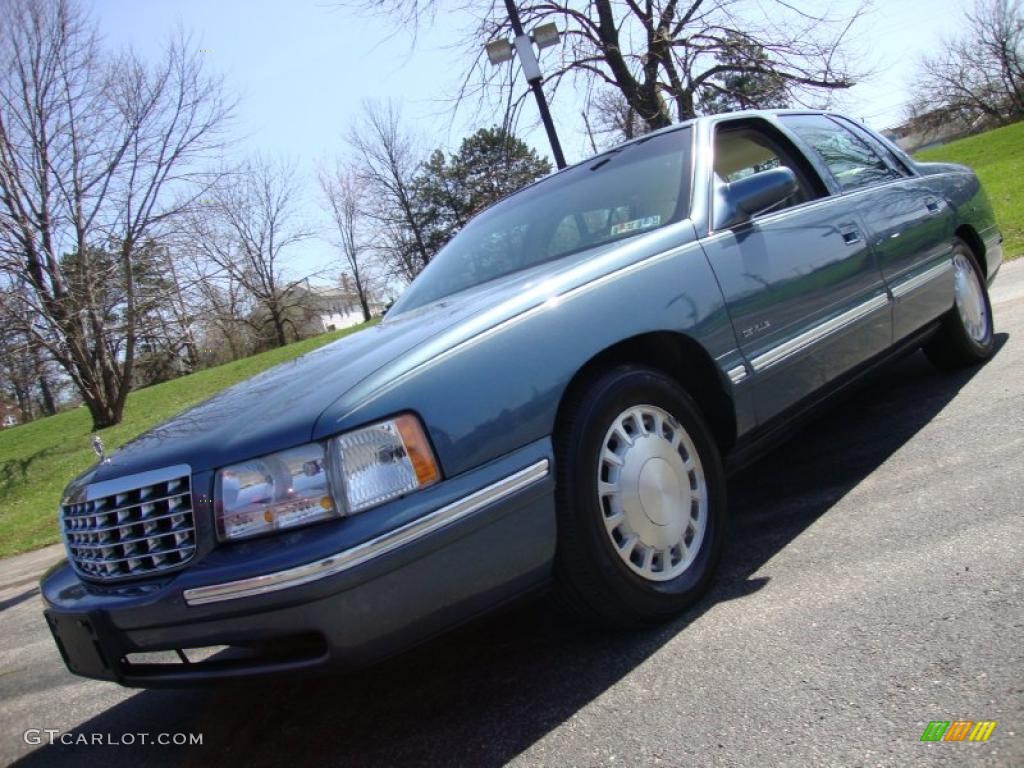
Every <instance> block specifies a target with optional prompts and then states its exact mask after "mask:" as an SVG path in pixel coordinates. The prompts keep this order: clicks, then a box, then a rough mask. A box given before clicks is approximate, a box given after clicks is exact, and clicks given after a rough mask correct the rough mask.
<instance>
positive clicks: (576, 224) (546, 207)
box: [392, 127, 690, 314]
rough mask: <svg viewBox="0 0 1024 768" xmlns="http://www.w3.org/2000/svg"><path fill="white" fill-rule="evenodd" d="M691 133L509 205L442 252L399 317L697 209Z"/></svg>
mask: <svg viewBox="0 0 1024 768" xmlns="http://www.w3.org/2000/svg"><path fill="white" fill-rule="evenodd" d="M689 169H690V128H689V127H683V128H680V129H678V130H675V131H671V132H669V133H664V134H659V135H657V136H651V137H649V138H647V139H642V140H641V141H639V142H636V143H633V144H629V145H626V146H624V147H618V148H616V149H614V150H611V151H610V152H606V153H605V154H603V155H598V156H597V157H595V158H592V159H591V160H588V161H587V162H586V163H583V164H581V165H578V166H575V167H573V168H570V169H568V170H566V171H563V172H562V173H559V174H556V175H554V176H551V177H550V178H548V179H545V180H544V181H541V182H539V183H537V184H535V185H533V186H531V187H527V188H526V189H524V190H522V191H521V192H517V193H516V194H514V195H512V196H511V197H508V198H506V199H505V200H502V201H501V202H499V203H497V204H496V205H494V206H492V207H491V208H489V209H487V210H486V211H484V212H483V213H481V214H480V215H479V216H477V217H476V218H474V219H473V220H472V221H470V222H469V224H467V225H466V227H465V228H464V229H463V230H462V231H461V232H459V233H458V234H457V235H456V236H455V237H454V238H452V240H451V241H450V242H449V243H448V244H447V245H446V246H445V247H444V248H442V249H441V251H440V252H439V253H438V254H437V256H436V257H435V258H434V260H433V261H432V262H431V263H430V264H429V265H428V266H427V268H426V269H425V270H423V272H422V273H421V274H420V276H419V277H417V278H416V280H415V281H413V283H412V285H410V286H409V288H408V289H407V290H406V292H405V293H404V294H403V295H402V297H401V298H400V299H399V301H398V303H397V304H396V305H395V307H394V309H393V310H392V314H397V313H399V312H404V311H407V310H410V309H414V308H416V307H419V306H422V305H424V304H428V303H430V302H432V301H436V300H438V299H440V298H443V297H445V296H448V295H451V294H453V293H457V292H458V291H462V290H465V289H467V288H471V287H473V286H476V285H480V284H481V283H485V282H487V281H489V280H494V279H495V278H498V277H502V276H503V275H507V274H510V273H512V272H518V271H519V270H523V269H527V268H529V267H532V266H535V265H537V264H540V263H543V262H545V261H551V260H553V259H557V258H560V257H562V256H567V255H569V254H572V253H577V252H579V251H582V250H585V249H588V248H593V247H595V246H598V245H603V244H605V243H610V242H614V241H616V240H623V239H625V238H628V237H634V236H636V235H640V234H643V233H646V232H650V231H652V230H655V229H657V228H659V227H663V226H665V225H666V224H671V223H672V222H675V221H678V220H679V219H681V218H683V217H684V216H685V215H686V214H687V212H688V209H689V203H690V199H689V191H690V190H689V177H690V171H689Z"/></svg>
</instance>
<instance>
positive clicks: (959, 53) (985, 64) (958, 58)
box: [911, 0, 1024, 126]
mask: <svg viewBox="0 0 1024 768" xmlns="http://www.w3.org/2000/svg"><path fill="white" fill-rule="evenodd" d="M962 29H963V31H962V32H961V34H960V35H958V36H956V37H954V38H952V39H947V40H945V41H944V42H943V45H942V46H941V53H938V54H936V55H934V56H928V57H925V58H924V59H922V61H921V65H920V71H919V75H918V82H917V84H916V87H915V89H914V90H915V93H917V94H918V96H917V98H916V99H915V100H914V101H913V103H912V105H911V117H916V118H917V119H918V120H920V121H921V122H922V123H927V122H928V119H929V115H934V116H935V117H934V119H936V120H938V121H940V122H946V121H948V120H949V118H950V116H952V117H954V118H956V119H958V120H959V121H960V122H961V123H962V124H963V125H964V126H970V125H972V124H974V123H976V122H977V121H978V120H979V119H981V120H982V122H987V123H989V124H999V123H1004V122H1010V121H1012V120H1019V119H1020V118H1021V117H1024V4H1022V2H1021V0H977V2H976V3H975V5H974V7H973V9H972V10H970V11H967V12H965V14H964V24H963V26H962ZM937 111H938V112H941V113H943V114H941V115H935V113H936V112H937Z"/></svg>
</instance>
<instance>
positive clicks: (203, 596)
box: [184, 459, 550, 605]
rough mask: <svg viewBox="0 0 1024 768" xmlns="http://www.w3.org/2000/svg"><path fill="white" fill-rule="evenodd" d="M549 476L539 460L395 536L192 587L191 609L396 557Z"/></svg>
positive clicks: (544, 463)
mask: <svg viewBox="0 0 1024 768" xmlns="http://www.w3.org/2000/svg"><path fill="white" fill-rule="evenodd" d="M549 472H550V462H549V461H548V460H547V459H541V460H540V461H538V462H536V463H535V464H531V465H530V466H528V467H526V468H525V469H521V470H519V471H518V472H515V473H513V474H511V475H509V476H508V477H505V478H503V479H501V480H499V481H498V482H496V483H492V484H491V485H488V486H486V487H484V488H481V489H480V490H478V491H474V492H473V493H471V494H469V495H468V496H464V497H463V498H461V499H458V500H457V501H453V502H452V503H451V504H447V505H445V506H443V507H441V508H440V509H437V510H435V511H433V512H430V513H428V514H426V515H424V516H423V517H421V518H419V519H417V520H413V521H411V522H409V523H406V524H405V525H402V526H399V527H398V528H395V529H394V530H392V531H388V532H387V533H384V534H381V535H380V536H378V537H376V538H374V539H370V540H369V541H366V542H363V543H362V544H359V545H357V546H354V547H352V548H351V549H346V550H343V551H341V552H337V553H335V554H333V555H330V556H329V557H325V558H323V559H321V560H317V561H315V562H312V563H306V564H305V565H299V566H295V567H294V568H289V569H287V570H284V571H277V572H275V573H266V574H263V575H261V576H253V577H251V578H248V579H239V580H238V581H229V582H225V583H223V584H211V585H210V586H206V587H194V588H193V589H186V590H185V592H184V597H185V602H186V603H187V604H188V605H206V604H208V603H219V602H222V601H224V600H236V599H238V598H241V597H252V596H254V595H264V594H266V593H268V592H277V591H278V590H282V589H289V588H291V587H297V586H300V585H302V584H308V583H310V582H312V581H317V580H319V579H324V578H327V577H328V576H334V575H336V574H338V573H341V572H342V571H347V570H348V569H350V568H355V567H356V566H357V565H362V564H363V563H365V562H367V561H369V560H373V559H374V558H377V557H380V556H381V555H385V554H387V553H388V552H393V551H394V550H396V549H399V548H400V547H403V546H405V545H406V544H410V543H412V542H414V541H418V540H420V539H422V538H425V537H426V536H429V535H430V534H432V533H434V532H435V531H438V530H440V529H442V528H444V527H446V526H448V525H450V524H452V523H454V522H456V521H458V520H462V519H463V518H466V517H469V516H470V515H472V514H474V513H476V512H479V511H480V510H482V509H483V508H484V507H487V506H488V505H490V504H493V503H495V502H497V501H501V500H502V499H505V498H507V497H508V496H511V495H512V494H514V493H516V492H518V491H521V490H523V489H525V488H527V487H528V486H530V485H533V484H534V483H536V482H538V481H539V480H542V479H544V478H545V477H547V476H548V473H549Z"/></svg>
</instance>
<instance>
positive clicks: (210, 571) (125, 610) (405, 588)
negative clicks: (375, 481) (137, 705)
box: [41, 440, 555, 687]
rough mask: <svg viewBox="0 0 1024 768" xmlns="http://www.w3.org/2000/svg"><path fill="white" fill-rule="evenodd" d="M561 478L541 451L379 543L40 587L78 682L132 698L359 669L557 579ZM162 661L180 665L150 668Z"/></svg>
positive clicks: (57, 571)
mask: <svg viewBox="0 0 1024 768" xmlns="http://www.w3.org/2000/svg"><path fill="white" fill-rule="evenodd" d="M552 467H553V464H552V457H551V446H550V441H549V440H542V441H538V442H537V443H533V444H531V445H529V446H526V447H524V448H522V449H520V450H518V451H515V452H513V453H511V454H509V455H507V456H505V457H503V458H501V459H498V460H496V461H493V462H490V463H489V464H487V465H484V466H482V467H479V468H477V469H474V470H472V471H470V472H466V473H464V474H463V475H460V476H458V477H455V478H451V479H449V480H447V481H445V482H444V483H441V484H439V485H438V486H436V487H435V488H432V489H429V490H425V491H423V492H421V493H418V494H414V495H412V496H410V497H407V498H406V499H403V500H399V501H396V502H393V503H391V504H388V505H385V506H384V507H382V508H379V509H378V510H374V512H375V513H377V514H376V515H375V516H373V518H372V520H371V522H374V523H375V524H377V525H378V526H379V530H376V531H374V530H372V528H369V527H367V520H366V519H364V520H362V521H360V523H359V525H349V526H346V523H352V522H354V521H355V520H356V519H357V518H352V519H350V520H349V521H341V522H338V523H331V524H324V525H321V526H311V527H310V528H308V529H305V530H303V531H302V532H301V533H300V532H295V533H294V534H283V535H281V536H278V537H271V538H269V539H264V540H261V541H260V542H258V543H255V544H253V545H251V546H246V545H243V544H241V543H240V544H233V545H230V546H226V547H221V548H219V549H218V550H216V551H215V552H214V553H211V555H210V556H208V557H206V558H204V559H202V560H200V561H199V562H196V563H195V564H193V565H192V566H191V567H189V568H188V569H186V570H184V571H181V572H180V573H177V574H173V575H171V576H169V577H166V578H165V579H163V580H155V581H140V582H138V583H136V584H128V585H118V586H104V585H96V584H91V583H88V582H84V581H82V580H81V579H79V577H78V576H77V575H76V574H75V573H74V571H73V570H72V569H71V567H70V566H69V565H68V564H67V563H62V564H60V565H58V566H56V567H55V568H53V569H51V570H50V571H49V572H48V573H47V574H46V576H44V578H43V582H42V587H41V591H42V595H43V599H44V602H45V605H46V617H47V621H48V623H49V625H50V628H51V630H52V632H53V634H54V637H55V639H56V641H57V646H58V648H59V650H60V651H61V654H62V656H63V657H64V661H65V663H66V664H67V666H68V668H69V669H70V670H71V671H72V672H74V673H76V674H80V675H84V676H86V677H93V678H97V679H103V680H112V681H115V682H118V683H121V684H123V685H131V686H145V687H158V686H180V685H188V684H196V683H202V682H210V681H216V680H221V679H226V678H233V677H241V676H249V675H256V674H272V673H281V672H289V673H295V672H299V671H311V670H317V669H320V668H323V667H327V666H334V667H341V668H353V667H358V666H362V665H365V664H367V663H370V662H373V661H375V660H377V659H380V658H383V657H385V656H388V655H391V654H393V653H396V652H398V651H401V650H403V649H405V648H407V647H409V646H411V645H414V644H416V643H418V642H421V641H423V640H425V639H427V638H429V637H430V636H432V635H435V634H437V633H439V632H441V631H443V630H445V629H446V628H449V627H451V626H453V625H455V624H457V623H460V622H462V621H464V620H466V619H468V618H470V617H472V616H473V615H475V614H478V613H481V612H484V611H486V610H487V609H489V608H492V607H494V606H496V605H498V604H500V603H502V602H504V601H506V600H508V599H510V598H513V597H515V596H516V595H518V594H520V593H522V592H525V591H527V590H529V589H531V588H533V587H535V586H537V585H538V584H540V583H542V582H543V581H545V580H546V579H547V578H548V576H549V574H550V568H551V561H552V558H553V555H554V543H555V515H554V498H553V488H554V480H553V477H552V472H551V469H552ZM396 523H398V524H397V525H396ZM352 535H356V536H358V537H359V538H360V540H359V541H353V540H352ZM339 544H340V545H341V546H339ZM271 563H273V564H274V567H272V568H269V567H268V565H269V564H271ZM220 646H227V647H228V648H227V650H225V651H223V652H219V653H216V654H215V655H213V656H212V657H210V658H200V657H202V656H204V655H205V654H206V653H208V652H209V651H208V649H211V648H216V647H220ZM154 652H170V653H168V654H164V657H165V658H161V659H159V660H158V662H154V661H153V660H152V659H150V658H147V657H140V655H141V654H152V653H154Z"/></svg>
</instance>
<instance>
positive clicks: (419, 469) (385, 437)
mask: <svg viewBox="0 0 1024 768" xmlns="http://www.w3.org/2000/svg"><path fill="white" fill-rule="evenodd" d="M440 479H441V472H440V470H439V469H438V468H437V462H436V461H435V459H434V453H433V451H431V449H430V443H429V442H428V441H427V438H426V435H425V434H424V433H423V428H422V427H421V426H420V423H419V421H418V420H417V419H416V417H415V416H412V415H410V414H405V415H403V416H398V417H397V418H394V419H388V420H387V421H382V422H379V423H377V424H371V425H370V426H368V427H363V428H362V429H357V430H354V431H352V432H347V433H345V434H343V435H340V436H338V437H335V438H332V439H331V440H329V441H327V443H326V446H325V445H321V444H320V443H311V444H309V445H303V446H300V447H298V448H292V449H290V450H287V451H282V452H280V453H274V454H271V455H269V456H263V457H260V458H258V459H252V460H251V461H245V462H242V463H241V464H234V465H232V466H230V467H225V468H224V469H221V470H219V471H218V472H217V479H216V481H215V497H214V502H215V503H214V510H215V517H216V522H217V534H218V536H219V537H220V539H221V540H230V539H245V538H248V537H250V536H257V535H259V534H262V533H267V532H270V531H275V530H280V529H282V528H293V527H295V526H299V525H306V524H307V523H314V522H318V521H321V520H327V519H329V518H334V517H341V516H343V515H351V514H354V513H356V512H362V511H363V510H366V509H369V508H370V507H375V506H377V505H378V504H383V503H384V502H386V501H390V500H391V499H395V498H397V497H399V496H403V495H405V494H407V493H409V492H411V491H415V490H417V489H418V488H423V487H425V486H428V485H431V484H433V483H436V482H437V481H438V480H440Z"/></svg>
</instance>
